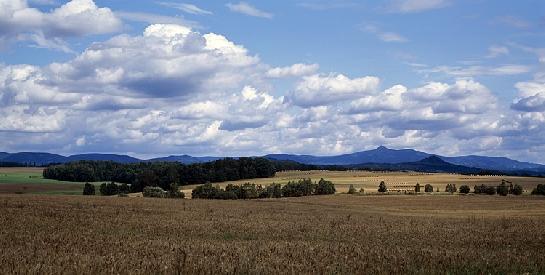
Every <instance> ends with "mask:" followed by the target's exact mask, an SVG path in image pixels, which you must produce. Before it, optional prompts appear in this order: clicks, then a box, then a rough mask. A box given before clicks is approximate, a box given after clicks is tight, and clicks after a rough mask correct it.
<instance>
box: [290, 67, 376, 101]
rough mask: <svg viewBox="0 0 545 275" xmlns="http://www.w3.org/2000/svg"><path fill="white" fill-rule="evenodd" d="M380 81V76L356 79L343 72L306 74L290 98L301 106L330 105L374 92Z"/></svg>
mask: <svg viewBox="0 0 545 275" xmlns="http://www.w3.org/2000/svg"><path fill="white" fill-rule="evenodd" d="M379 82H380V79H379V78H378V77H372V76H365V77H361V78H354V79H350V78H349V77H347V76H345V75H342V74H337V75H334V74H330V75H312V76H306V77H304V78H303V80H302V81H301V82H299V83H298V84H297V86H296V87H295V90H294V91H293V92H292V93H291V95H290V98H289V100H291V102H293V103H294V104H295V105H299V106H319V105H328V104H331V103H334V102H337V101H343V100H348V99H355V98H358V97H361V96H364V95H366V94H369V93H373V92H375V91H376V89H377V87H378V85H379Z"/></svg>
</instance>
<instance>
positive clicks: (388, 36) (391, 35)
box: [363, 24, 409, 43]
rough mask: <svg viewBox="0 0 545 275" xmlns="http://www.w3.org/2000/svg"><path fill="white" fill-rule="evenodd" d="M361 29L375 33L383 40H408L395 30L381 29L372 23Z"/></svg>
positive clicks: (398, 41)
mask: <svg viewBox="0 0 545 275" xmlns="http://www.w3.org/2000/svg"><path fill="white" fill-rule="evenodd" d="M363 30H364V31H365V32H368V33H372V34H374V35H376V36H377V37H378V38H379V39H380V40H382V41H384V42H397V43H403V42H407V41H409V40H408V39H407V38H405V37H403V36H402V35H400V34H398V33H395V32H387V31H382V30H381V29H380V28H379V27H377V26H376V25H373V24H368V25H365V26H363Z"/></svg>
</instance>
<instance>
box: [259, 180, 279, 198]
mask: <svg viewBox="0 0 545 275" xmlns="http://www.w3.org/2000/svg"><path fill="white" fill-rule="evenodd" d="M261 194H262V195H261V197H262V198H281V197H282V185H280V184H278V183H272V184H271V185H269V186H267V187H266V188H265V190H264V191H263V192H262V193H261Z"/></svg>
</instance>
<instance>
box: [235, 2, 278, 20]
mask: <svg viewBox="0 0 545 275" xmlns="http://www.w3.org/2000/svg"><path fill="white" fill-rule="evenodd" d="M226 6H227V8H229V10H231V11H232V12H236V13H241V14H244V15H248V16H253V17H261V18H266V19H272V18H273V17H274V15H273V14H272V13H270V12H266V11H262V10H260V9H258V8H256V7H254V6H252V5H250V4H248V3H246V2H238V3H236V4H233V3H227V5H226Z"/></svg>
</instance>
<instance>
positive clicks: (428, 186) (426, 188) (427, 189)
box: [424, 184, 433, 193]
mask: <svg viewBox="0 0 545 275" xmlns="http://www.w3.org/2000/svg"><path fill="white" fill-rule="evenodd" d="M424 192H426V193H432V192H433V186H432V185H431V184H426V185H425V186H424Z"/></svg>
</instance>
